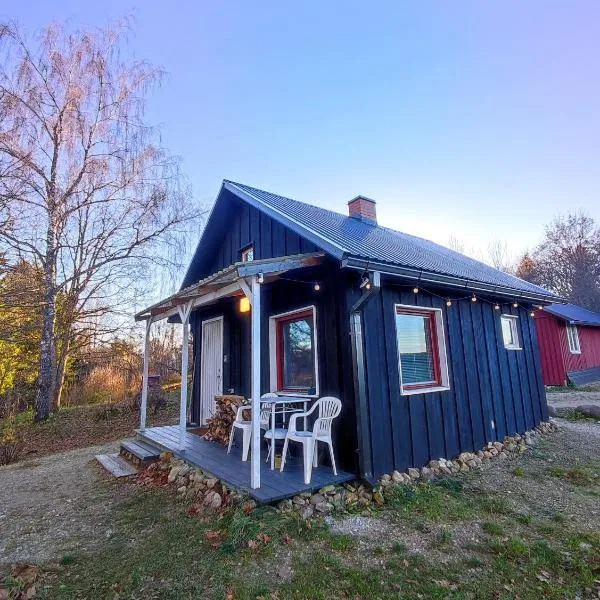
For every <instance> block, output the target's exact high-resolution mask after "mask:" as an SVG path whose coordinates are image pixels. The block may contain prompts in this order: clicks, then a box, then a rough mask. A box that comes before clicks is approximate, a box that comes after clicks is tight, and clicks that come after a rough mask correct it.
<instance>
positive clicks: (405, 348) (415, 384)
mask: <svg viewBox="0 0 600 600" xmlns="http://www.w3.org/2000/svg"><path fill="white" fill-rule="evenodd" d="M394 313H395V319H396V343H397V346H398V370H399V372H400V390H401V393H402V395H410V394H425V393H428V392H437V391H442V390H447V389H450V388H449V381H450V380H449V377H448V358H447V355H446V338H445V335H444V322H443V318H442V311H441V309H439V308H421V307H420V306H407V305H404V304H395V305H394Z"/></svg>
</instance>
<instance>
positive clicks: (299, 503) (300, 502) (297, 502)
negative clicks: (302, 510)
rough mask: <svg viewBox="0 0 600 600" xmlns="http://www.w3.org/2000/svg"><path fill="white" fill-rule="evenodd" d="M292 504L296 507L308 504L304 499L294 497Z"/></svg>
mask: <svg viewBox="0 0 600 600" xmlns="http://www.w3.org/2000/svg"><path fill="white" fill-rule="evenodd" d="M292 503H293V504H295V505H296V506H303V505H304V504H305V503H306V502H305V500H304V498H301V497H300V496H294V497H293V498H292Z"/></svg>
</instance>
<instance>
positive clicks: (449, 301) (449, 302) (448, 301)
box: [446, 298, 452, 306]
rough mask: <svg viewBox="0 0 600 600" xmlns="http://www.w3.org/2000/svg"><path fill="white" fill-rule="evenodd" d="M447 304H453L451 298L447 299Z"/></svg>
mask: <svg viewBox="0 0 600 600" xmlns="http://www.w3.org/2000/svg"><path fill="white" fill-rule="evenodd" d="M446 306H452V300H450V298H448V300H446Z"/></svg>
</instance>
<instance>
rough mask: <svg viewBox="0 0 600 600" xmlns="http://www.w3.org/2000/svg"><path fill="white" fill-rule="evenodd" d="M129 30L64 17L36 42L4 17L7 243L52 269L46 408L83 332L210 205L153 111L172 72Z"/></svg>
mask: <svg viewBox="0 0 600 600" xmlns="http://www.w3.org/2000/svg"><path fill="white" fill-rule="evenodd" d="M125 32H126V28H125V27H122V26H120V25H119V26H117V27H114V28H107V29H104V30H93V31H76V32H69V31H67V30H66V29H65V28H64V27H63V26H61V25H52V26H50V27H48V28H47V29H46V30H45V31H44V32H43V33H42V34H41V35H40V36H39V38H38V39H36V40H35V42H33V43H31V42H30V41H28V40H27V39H26V38H25V37H24V36H23V35H22V33H21V32H20V31H19V30H18V28H17V27H15V26H13V25H0V250H2V251H3V252H4V253H5V256H6V257H7V258H8V260H14V261H15V262H16V261H18V260H26V261H27V262H28V263H31V264H34V265H36V266H38V267H39V268H40V269H41V272H42V274H43V305H42V325H41V343H40V369H39V379H38V385H37V392H36V418H37V419H44V418H46V417H47V416H48V415H49V413H50V411H51V409H52V405H53V402H56V400H57V398H59V394H60V389H61V385H62V377H63V374H64V365H65V362H66V359H67V356H68V353H69V351H70V348H71V345H72V343H73V341H74V339H75V333H77V332H78V333H79V334H80V335H84V336H85V335H87V334H89V331H88V329H89V328H90V327H92V326H94V324H97V323H98V319H99V317H101V316H102V315H105V313H106V311H107V310H111V309H113V310H114V309H115V308H118V307H121V308H122V306H123V300H124V298H126V297H127V298H129V299H130V298H131V290H132V289H135V287H136V284H139V283H143V282H144V281H146V282H147V280H148V273H149V272H151V269H150V264H152V263H156V262H157V261H164V260H166V257H167V256H168V255H169V253H168V249H172V248H173V247H174V244H176V243H177V240H178V239H179V236H180V235H182V234H183V233H184V232H185V231H187V230H188V229H189V227H190V223H193V222H194V221H195V220H196V219H198V217H199V214H200V211H199V210H197V209H196V208H194V207H193V204H192V202H191V198H190V194H189V193H188V192H187V190H186V189H185V188H183V186H182V179H181V175H180V172H179V164H178V161H177V160H176V159H175V158H174V157H172V156H170V155H169V154H168V153H167V152H166V151H165V150H164V149H163V148H161V147H160V144H159V143H158V140H159V138H158V134H157V132H156V130H155V129H153V128H152V127H150V126H149V125H148V124H147V122H146V118H145V115H144V108H145V100H146V98H147V96H148V93H149V92H150V91H151V90H152V89H153V88H154V87H155V86H157V85H158V84H159V83H160V80H161V75H162V73H161V71H160V70H159V69H156V68H154V67H152V66H151V65H149V64H147V63H145V62H142V61H135V60H131V59H129V60H124V59H122V57H121V52H122V51H123V48H124V37H123V36H124V33H125ZM196 226H197V225H196ZM57 302H60V303H61V306H60V314H61V315H62V316H61V319H60V322H58V321H57V319H56V313H57Z"/></svg>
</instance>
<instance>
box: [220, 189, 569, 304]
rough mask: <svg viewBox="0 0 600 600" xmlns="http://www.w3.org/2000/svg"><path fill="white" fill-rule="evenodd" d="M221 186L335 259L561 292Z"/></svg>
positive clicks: (376, 229)
mask: <svg viewBox="0 0 600 600" xmlns="http://www.w3.org/2000/svg"><path fill="white" fill-rule="evenodd" d="M224 185H225V186H226V187H227V188H228V189H230V190H231V191H233V192H234V193H236V191H237V193H240V192H241V194H242V195H246V196H249V197H250V198H252V199H254V200H255V201H256V202H258V203H259V204H261V205H263V207H266V208H270V209H271V210H272V211H274V212H275V213H278V214H279V215H281V216H283V217H286V218H287V219H288V221H291V222H292V224H295V225H296V226H297V229H300V231H298V232H299V233H301V234H302V233H303V232H304V234H306V232H309V233H310V234H312V235H311V237H313V238H314V237H315V236H316V237H318V238H319V239H320V240H321V241H322V242H323V246H322V247H324V249H326V250H327V251H330V252H331V251H332V253H333V254H334V255H337V257H338V258H341V257H342V256H349V257H354V258H359V259H365V260H371V261H378V262H383V263H387V264H390V265H397V266H401V267H407V268H411V269H418V270H422V271H424V272H429V273H436V274H441V275H446V276H450V277H456V278H461V279H466V280H470V281H473V282H479V283H484V284H487V285H491V286H498V287H502V288H508V289H510V290H514V291H515V293H516V294H517V295H518V294H519V293H523V294H525V293H528V294H532V295H535V296H540V297H546V298H549V297H555V298H556V299H558V298H559V297H558V296H556V295H555V294H552V293H551V292H549V291H547V290H545V289H543V288H541V287H539V286H537V285H533V284H531V283H528V282H526V281H523V280H522V279H519V278H518V277H514V276H513V275H509V274H508V273H504V272H502V271H498V270H497V269H494V268H493V267H490V266H489V265H486V264H484V263H482V262H479V261H477V260H475V259H473V258H469V257H468V256H464V255H463V254H460V253H458V252H455V251H453V250H450V249H449V248H445V247H444V246H441V245H439V244H436V243H434V242H431V241H429V240H426V239H423V238H419V237H415V236H413V235H409V234H407V233H402V232H400V231H395V230H393V229H389V228H387V227H382V226H381V225H372V224H369V223H366V222H364V221H360V220H358V219H355V218H352V217H348V216H346V215H342V214H340V213H336V212H333V211H331V210H327V209H324V208H320V207H318V206H314V205H312V204H306V203H304V202H299V201H297V200H292V199H291V198H286V197H284V196H279V195H277V194H272V193H270V192H266V191H264V190H260V189H257V188H253V187H250V186H247V185H243V184H240V183H235V182H232V181H225V182H224Z"/></svg>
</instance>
